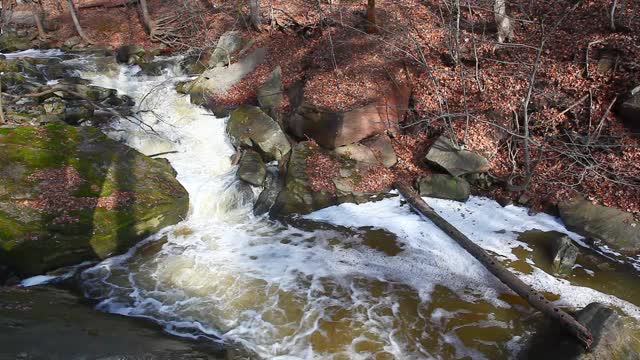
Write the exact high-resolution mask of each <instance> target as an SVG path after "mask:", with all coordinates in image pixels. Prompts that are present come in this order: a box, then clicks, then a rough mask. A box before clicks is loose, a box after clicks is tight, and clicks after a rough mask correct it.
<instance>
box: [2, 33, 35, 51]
mask: <svg viewBox="0 0 640 360" xmlns="http://www.w3.org/2000/svg"><path fill="white" fill-rule="evenodd" d="M30 48H31V40H29V39H28V38H27V37H21V36H18V35H17V34H16V33H15V32H11V31H8V32H6V33H4V34H2V35H0V51H7V52H13V51H21V50H27V49H30Z"/></svg>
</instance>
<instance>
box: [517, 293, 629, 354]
mask: <svg viewBox="0 0 640 360" xmlns="http://www.w3.org/2000/svg"><path fill="white" fill-rule="evenodd" d="M575 317H576V319H577V320H578V322H580V323H581V324H583V325H584V326H585V327H586V328H587V329H589V330H590V331H591V334H592V335H593V344H592V346H591V349H590V350H589V351H587V350H586V349H585V348H584V346H583V345H582V344H580V343H578V341H577V340H576V339H575V338H574V337H573V336H571V335H568V334H567V333H566V332H565V331H563V330H562V329H559V327H558V326H557V325H556V324H549V325H547V326H546V327H545V328H544V329H542V331H539V332H538V333H537V334H536V335H535V336H534V337H533V338H532V339H531V340H530V341H529V344H528V345H527V346H526V347H525V349H524V350H523V351H522V352H521V353H520V354H519V359H522V360H524V359H563V360H597V359H612V360H638V359H640V341H639V340H638V339H637V338H635V337H634V336H633V334H632V333H631V332H630V331H629V329H627V328H626V326H625V324H624V322H623V319H622V318H621V317H620V316H619V315H618V314H617V313H616V312H615V311H613V310H612V309H610V308H608V307H606V306H605V305H603V304H600V303H591V304H589V305H587V307H585V308H584V309H582V310H580V311H578V313H577V314H576V316H575Z"/></svg>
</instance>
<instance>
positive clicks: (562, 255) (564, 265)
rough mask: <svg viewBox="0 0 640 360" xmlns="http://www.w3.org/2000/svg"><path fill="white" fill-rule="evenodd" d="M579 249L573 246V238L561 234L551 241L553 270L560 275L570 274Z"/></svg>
mask: <svg viewBox="0 0 640 360" xmlns="http://www.w3.org/2000/svg"><path fill="white" fill-rule="evenodd" d="M578 252H579V250H578V248H577V247H576V246H575V245H574V244H573V241H571V238H569V237H568V236H567V235H564V234H560V236H557V237H555V238H553V239H552V240H551V259H552V262H553V270H554V271H555V272H558V273H568V272H570V271H571V269H572V268H573V265H574V264H575V263H576V258H577V257H578Z"/></svg>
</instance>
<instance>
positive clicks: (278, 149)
mask: <svg viewBox="0 0 640 360" xmlns="http://www.w3.org/2000/svg"><path fill="white" fill-rule="evenodd" d="M227 133H228V134H229V136H230V137H231V139H232V141H233V142H234V144H236V145H238V146H240V145H243V146H247V147H254V146H255V147H256V149H257V150H259V151H260V152H261V153H263V154H264V155H265V157H266V159H267V160H281V159H282V158H283V157H284V156H285V155H287V154H288V153H289V151H291V145H290V144H289V140H288V139H287V137H286V135H285V134H284V132H283V131H282V129H280V126H279V125H278V123H276V122H275V121H274V120H273V119H272V118H271V117H269V115H267V114H265V113H264V112H263V111H262V110H260V108H258V107H255V106H247V105H243V106H241V107H239V108H238V109H236V110H234V111H233V112H232V113H231V117H230V118H229V121H228V122H227Z"/></svg>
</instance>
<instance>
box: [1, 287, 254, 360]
mask: <svg viewBox="0 0 640 360" xmlns="http://www.w3.org/2000/svg"><path fill="white" fill-rule="evenodd" d="M0 332H1V333H2V336H1V337H0V358H2V359H69V360H74V359H75V360H78V359H149V360H170V359H186V360H196V359H197V360H205V359H206V360H213V359H232V357H229V355H230V354H232V353H238V352H240V353H242V350H241V349H234V346H233V345H231V346H229V348H228V349H225V347H223V346H222V345H220V344H218V343H215V342H212V341H206V342H205V341H192V340H187V339H185V338H179V337H176V336H171V335H169V334H166V333H164V332H163V331H162V329H161V328H160V327H159V326H158V325H156V324H154V323H151V322H148V321H145V320H142V319H136V318H131V317H125V316H121V315H114V314H107V313H103V312H100V311H97V310H95V309H93V308H92V307H91V306H90V305H89V304H87V303H86V301H85V300H83V299H82V298H80V297H78V296H76V295H74V294H72V293H71V292H68V291H65V290H61V289H56V288H52V287H34V288H27V289H25V288H0ZM34 344H37V345H34ZM245 354H246V352H245ZM247 358H253V357H247Z"/></svg>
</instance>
